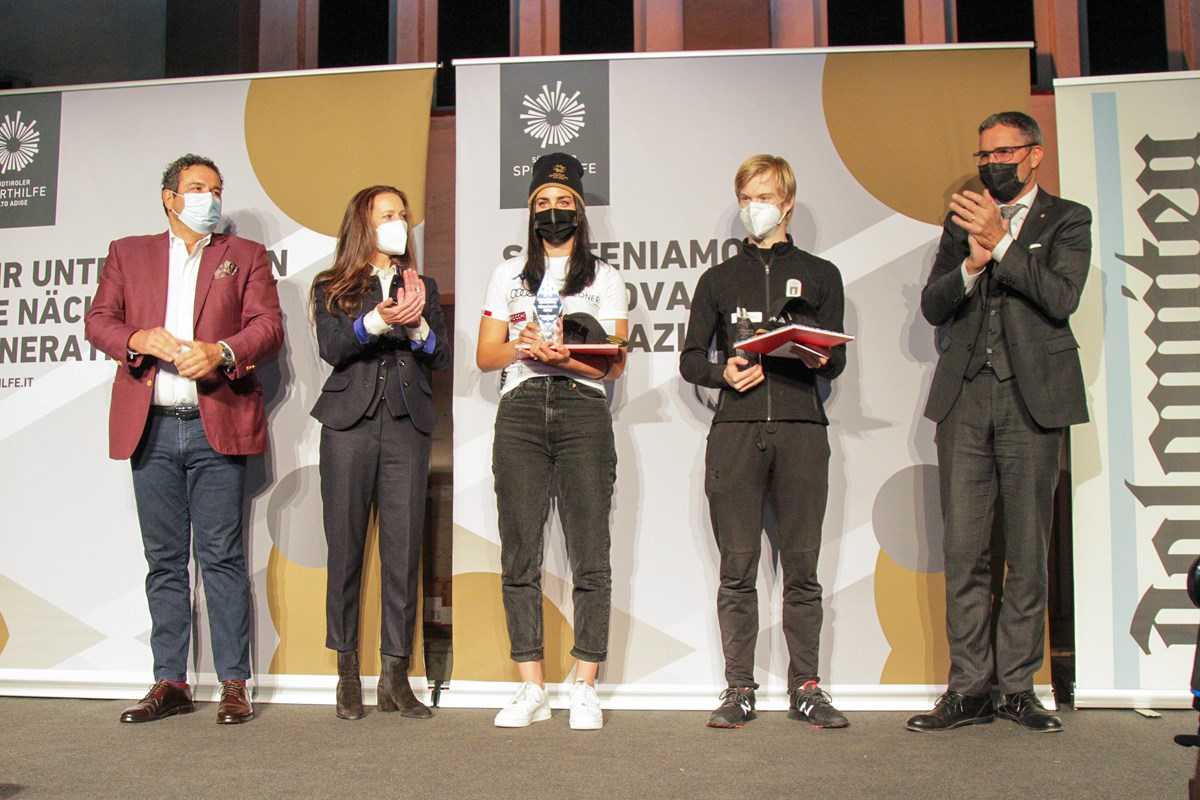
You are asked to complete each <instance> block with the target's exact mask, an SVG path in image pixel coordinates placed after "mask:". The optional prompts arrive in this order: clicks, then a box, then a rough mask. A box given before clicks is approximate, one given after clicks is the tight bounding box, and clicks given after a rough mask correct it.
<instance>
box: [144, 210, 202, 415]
mask: <svg viewBox="0 0 1200 800" xmlns="http://www.w3.org/2000/svg"><path fill="white" fill-rule="evenodd" d="M211 240H212V234H209V235H208V236H205V237H204V238H203V239H201V240H200V241H198V242H196V246H195V247H194V248H192V252H191V253H189V252H188V249H187V244H186V243H185V242H184V241H183V239H180V238H179V237H178V236H176V235H175V234H174V233H171V232H170V231H168V232H167V243H168V247H167V252H168V255H169V259H168V265H167V318H166V319H165V320H163V327H164V328H166V329H167V330H168V331H170V333H171V335H172V336H174V337H175V338H176V339H179V340H180V341H184V340H187V341H191V340H192V339H194V338H195V335H196V333H195V324H196V277H197V276H198V275H199V274H200V257H201V255H202V254H203V253H204V248H205V247H207V246H208V243H209V242H210V241H211ZM183 347H184V348H186V345H184V346H183ZM199 402H200V396H199V395H198V394H197V392H196V382H195V381H194V380H192V379H191V378H185V377H183V376H182V375H180V374H179V371H178V370H176V369H175V365H174V364H171V363H168V362H166V361H162V360H160V361H159V362H158V376H157V377H156V378H155V379H154V405H156V406H194V405H197V404H199Z"/></svg>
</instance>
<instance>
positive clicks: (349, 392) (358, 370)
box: [312, 276, 451, 433]
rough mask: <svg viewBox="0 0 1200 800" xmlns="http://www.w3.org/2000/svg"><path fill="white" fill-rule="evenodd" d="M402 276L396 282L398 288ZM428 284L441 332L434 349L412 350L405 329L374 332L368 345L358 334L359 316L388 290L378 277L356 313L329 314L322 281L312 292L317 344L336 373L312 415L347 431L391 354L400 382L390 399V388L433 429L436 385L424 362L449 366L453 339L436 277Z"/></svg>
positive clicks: (434, 327)
mask: <svg viewBox="0 0 1200 800" xmlns="http://www.w3.org/2000/svg"><path fill="white" fill-rule="evenodd" d="M398 280H399V276H397V277H396V278H395V279H393V281H392V292H395V289H396V285H397V284H396V281H398ZM421 280H422V281H424V283H425V309H424V310H423V311H422V312H421V314H422V316H424V317H425V321H426V322H428V323H429V329H430V330H431V331H432V332H433V333H434V335H435V337H436V342H435V346H434V348H433V352H432V353H426V352H424V351H422V350H413V349H412V345H411V344H410V343H409V339H408V336H407V335H406V334H405V332H404V331H403V330H393V331H388V332H387V333H384V334H382V335H380V336H372V337H370V340H369V341H368V342H367V343H366V344H363V343H362V342H360V341H359V340H358V336H357V335H356V334H355V333H354V321H355V320H356V319H358V317H359V316H360V315H362V314H364V313H366V312H368V311H370V310H371V309H372V308H374V307H375V306H376V305H378V304H379V302H380V301H381V300H382V299H383V293H382V291H381V290H380V287H379V281H377V280H374V279H372V281H371V290H370V291H369V292H368V293H367V295H366V296H365V297H364V298H363V299H362V302H361V303H359V307H358V310H357V313H356V314H355V315H354V316H352V317H351V316H347V315H346V314H344V313H343V312H342V311H341V310H340V309H337V308H336V307H335V308H334V312H333V313H330V312H329V311H328V310H327V309H326V308H325V289H324V287H323V286H318V287H317V289H316V292H315V294H314V296H313V316H314V317H315V319H316V326H317V348H318V349H319V350H320V353H321V358H322V359H324V360H325V361H327V362H328V363H329V364H331V365H333V373H332V374H331V375H330V376H329V378H328V379H327V380H326V381H325V385H324V386H323V387H322V388H321V397H320V398H319V399H318V400H317V403H316V405H314V406H313V409H312V415H313V417H315V418H316V419H317V420H318V421H319V422H320V423H321V424H322V425H327V426H328V427H330V428H333V429H334V430H339V431H340V430H345V429H347V428H349V427H350V426H352V425H354V423H356V422H358V421H359V420H360V419H362V417H363V415H364V414H365V413H366V412H367V410H368V408H369V407H370V405H371V401H372V400H373V399H374V397H375V390H376V385H377V383H378V381H379V372H380V369H381V367H380V366H379V362H380V360H381V359H387V360H388V362H389V364H388V368H389V370H394V371H395V373H396V375H395V377H396V379H397V380H395V381H393V382H391V383H390V384H389V394H388V400H389V401H391V400H394V399H396V398H394V397H392V395H391V389H392V387H395V388H396V389H398V390H399V391H400V393H401V397H402V399H403V401H404V407H405V409H406V410H407V411H408V416H409V417H410V418H411V419H412V423H413V425H414V426H415V427H416V428H417V430H419V431H422V432H424V433H431V432H432V431H433V427H434V425H436V424H437V413H436V412H435V411H434V409H433V390H432V389H430V387H429V381H427V380H426V379H425V373H424V372H423V371H422V370H421V367H422V366H426V367H428V368H429V369H444V368H445V367H448V366H449V365H450V360H451V355H450V342H449V340H448V336H447V334H446V323H445V322H444V321H443V320H442V305H441V298H440V296H439V295H438V288H437V283H436V282H435V281H434V280H433V279H432V278H425V277H422V278H421Z"/></svg>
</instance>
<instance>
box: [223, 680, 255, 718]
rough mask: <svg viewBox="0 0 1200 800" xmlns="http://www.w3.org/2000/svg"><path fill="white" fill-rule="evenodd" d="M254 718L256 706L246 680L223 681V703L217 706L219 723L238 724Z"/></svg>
mask: <svg viewBox="0 0 1200 800" xmlns="http://www.w3.org/2000/svg"><path fill="white" fill-rule="evenodd" d="M252 719H254V706H252V705H250V693H249V692H248V691H246V682H245V681H221V703H220V704H219V705H218V706H217V723H218V724H221V725H236V724H237V723H239V722H249V721H250V720H252Z"/></svg>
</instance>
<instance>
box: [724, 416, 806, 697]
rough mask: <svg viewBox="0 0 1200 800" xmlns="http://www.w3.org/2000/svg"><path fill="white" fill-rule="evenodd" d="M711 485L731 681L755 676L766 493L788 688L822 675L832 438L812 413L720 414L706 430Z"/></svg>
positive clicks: (748, 683) (740, 682)
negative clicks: (820, 576)
mask: <svg viewBox="0 0 1200 800" xmlns="http://www.w3.org/2000/svg"><path fill="white" fill-rule="evenodd" d="M704 461H705V478H704V493H705V494H706V495H708V507H709V513H710V515H711V516H712V524H713V533H714V534H715V535H716V539H717V549H718V550H719V551H720V553H721V584H720V588H718V589H717V621H718V623H719V624H720V626H721V646H722V648H723V649H724V651H725V680H726V681H727V682H728V685H729V686H751V687H754V688H758V684H757V683H755V682H754V645H755V643H756V642H757V640H758V587H757V585H756V584H757V577H758V562H759V556H760V553H761V549H762V536H763V520H762V508H763V500H764V499H766V500H767V501H769V502H770V504H771V510H772V512H773V513H774V515H775V524H776V528H777V531H778V534H779V561H780V566H781V567H782V568H783V637H784V640H785V641H786V642H787V648H788V657H789V661H788V690H789V691H791V690H793V689H795V688H797V687H798V686H800V685H802V684H803V683H804V682H805V681H809V680H818V679H819V677H818V674H817V673H818V654H819V651H820V645H821V620H822V609H821V584H820V583H819V582H818V581H817V559H818V557H819V556H820V554H821V523H822V522H823V521H824V519H825V502H826V499H827V496H828V494H829V437H828V433H827V430H826V428H825V426H824V425H818V424H816V423H812V422H718V423H716V424H714V425H713V426H712V430H710V431H709V434H708V449H707V451H706V453H705V457H704Z"/></svg>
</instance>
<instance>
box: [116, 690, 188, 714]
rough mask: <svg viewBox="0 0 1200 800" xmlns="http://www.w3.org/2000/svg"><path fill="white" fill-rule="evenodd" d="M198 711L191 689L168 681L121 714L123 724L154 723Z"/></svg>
mask: <svg viewBox="0 0 1200 800" xmlns="http://www.w3.org/2000/svg"><path fill="white" fill-rule="evenodd" d="M195 710H196V706H195V704H193V703H192V692H191V690H190V689H180V688H179V687H177V686H173V685H172V684H170V683H168V682H167V681H159V682H158V683H156V684H154V685H153V686H151V687H150V691H149V692H147V693H146V696H145V697H143V698H142V699H141V700H139V701H138V702H137V703H136V704H134V705H132V706H130V707H129V708H127V709H125V710H124V711H122V712H121V722H153V721H154V720H156V719H162V718H163V717H170V716H173V715H175V714H190V713H192V712H193V711H195Z"/></svg>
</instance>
